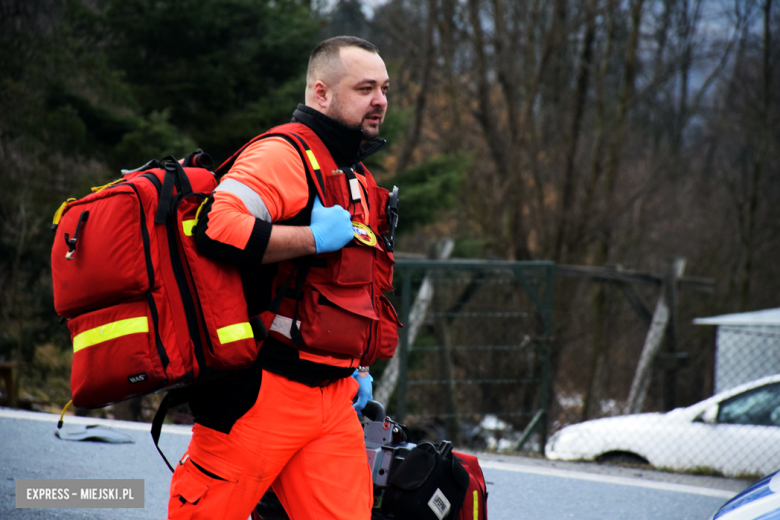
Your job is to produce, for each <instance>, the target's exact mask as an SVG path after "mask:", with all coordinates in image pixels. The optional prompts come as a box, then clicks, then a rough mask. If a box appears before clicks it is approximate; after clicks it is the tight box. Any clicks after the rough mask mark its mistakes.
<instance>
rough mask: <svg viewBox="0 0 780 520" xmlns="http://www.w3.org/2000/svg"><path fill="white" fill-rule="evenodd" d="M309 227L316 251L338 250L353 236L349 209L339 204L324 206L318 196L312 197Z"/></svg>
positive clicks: (328, 251)
mask: <svg viewBox="0 0 780 520" xmlns="http://www.w3.org/2000/svg"><path fill="white" fill-rule="evenodd" d="M309 229H311V232H312V234H314V243H315V245H316V246H317V252H318V253H330V252H331V251H338V250H339V249H341V248H342V247H344V246H345V245H347V244H348V243H349V241H350V240H352V238H353V237H354V236H355V232H354V231H353V230H352V220H351V218H350V215H349V211H347V210H345V209H344V208H342V207H341V206H339V205H336V206H331V207H329V208H326V207H324V206H323V205H322V202H320V198H319V197H318V196H317V197H314V207H312V208H311V225H310V226H309Z"/></svg>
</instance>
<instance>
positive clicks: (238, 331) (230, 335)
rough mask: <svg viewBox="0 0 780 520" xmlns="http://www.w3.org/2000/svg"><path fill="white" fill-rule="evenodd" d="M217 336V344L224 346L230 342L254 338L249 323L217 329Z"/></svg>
mask: <svg viewBox="0 0 780 520" xmlns="http://www.w3.org/2000/svg"><path fill="white" fill-rule="evenodd" d="M217 336H219V342H220V343H221V344H222V345H224V344H225V343H230V342H232V341H238V340H240V339H249V338H254V337H255V336H254V334H253V333H252V326H251V325H249V322H244V323H236V324H235V325H228V326H227V327H222V328H221V329H217Z"/></svg>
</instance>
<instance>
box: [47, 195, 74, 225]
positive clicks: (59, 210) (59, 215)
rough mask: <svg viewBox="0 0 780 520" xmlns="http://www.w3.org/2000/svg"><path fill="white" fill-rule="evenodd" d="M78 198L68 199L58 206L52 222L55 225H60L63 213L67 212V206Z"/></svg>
mask: <svg viewBox="0 0 780 520" xmlns="http://www.w3.org/2000/svg"><path fill="white" fill-rule="evenodd" d="M74 200H76V199H68V200H66V201H65V202H63V203H62V204H60V207H59V208H57V211H55V212H54V218H53V219H52V221H51V223H52V224H54V225H55V226H58V225H59V224H60V219H61V218H62V214H63V213H65V207H66V206H67V205H68V204H70V203H71V202H73V201H74Z"/></svg>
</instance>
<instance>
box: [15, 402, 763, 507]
mask: <svg viewBox="0 0 780 520" xmlns="http://www.w3.org/2000/svg"><path fill="white" fill-rule="evenodd" d="M57 419H58V417H57V416H55V415H51V414H42V413H33V412H20V411H16V410H8V409H3V408H0V446H2V450H0V518H3V519H6V518H8V519H25V520H29V519H47V518H57V519H66V520H76V519H113V518H128V519H151V518H159V519H162V518H165V513H166V504H167V499H168V487H169V483H170V471H169V470H168V468H167V467H166V466H165V463H164V462H163V461H162V459H161V458H160V456H159V454H158V453H157V451H156V450H155V448H154V444H153V443H152V440H151V436H150V435H149V425H148V424H140V423H129V422H123V421H107V420H100V419H92V418H80V417H72V416H70V417H68V418H67V419H66V426H67V425H68V424H77V423H82V424H103V425H107V426H110V427H111V428H112V429H114V430H116V431H118V432H122V433H124V434H127V435H129V436H130V437H132V438H133V439H134V440H135V443H134V444H104V443H95V442H68V441H63V440H60V439H58V438H57V437H55V436H54V431H55V430H56V422H57ZM189 437H190V431H189V427H182V426H165V427H164V429H163V435H162V439H161V442H160V445H161V447H162V449H163V451H164V452H165V454H166V455H167V456H168V459H169V460H171V461H175V460H178V458H179V457H180V456H181V455H182V454H183V453H184V451H185V450H186V447H187V443H188V442H189ZM479 457H480V462H481V464H482V466H483V469H484V472H485V478H486V479H487V481H488V482H489V484H488V492H489V500H488V513H489V516H490V519H491V520H515V519H523V520H526V519H528V520H535V519H538V520H568V519H571V518H575V519H583V520H623V519H632V520H645V519H652V520H656V519H657V520H662V519H663V520H671V519H680V520H683V519H685V520H688V519H690V520H707V519H708V518H709V517H710V515H712V513H713V512H714V511H715V510H716V509H717V508H718V507H719V506H720V505H721V504H723V503H724V502H725V501H726V500H727V499H728V498H729V497H731V496H733V495H734V494H736V493H737V492H739V491H740V490H741V489H742V488H744V487H746V486H747V484H748V483H747V482H743V481H736V480H730V479H719V478H713V477H696V476H690V475H674V474H668V473H661V472H655V471H650V470H636V469H632V468H621V467H609V466H600V465H596V464H578V463H561V462H549V461H545V460H542V459H533V458H524V457H511V456H505V455H496V454H479ZM94 478H111V479H143V480H144V491H145V493H144V508H143V509H16V507H15V493H16V487H15V480H16V479H94Z"/></svg>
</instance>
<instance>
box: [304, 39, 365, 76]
mask: <svg viewBox="0 0 780 520" xmlns="http://www.w3.org/2000/svg"><path fill="white" fill-rule="evenodd" d="M344 47H357V48H358V49H363V50H364V51H368V52H373V53H375V54H379V49H378V48H377V47H376V45H374V44H373V43H371V42H368V41H366V40H364V39H363V38H358V37H357V36H336V37H334V38H329V39H327V40H324V41H321V42H320V43H318V44H317V46H316V47H314V50H313V51H311V56H309V69H308V71H307V73H306V81H307V83H309V82H313V80H314V73H315V71H317V69H318V68H320V66H321V65H322V66H329V67H333V65H334V62H335V60H337V59H340V52H341V49H342V48H344Z"/></svg>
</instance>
